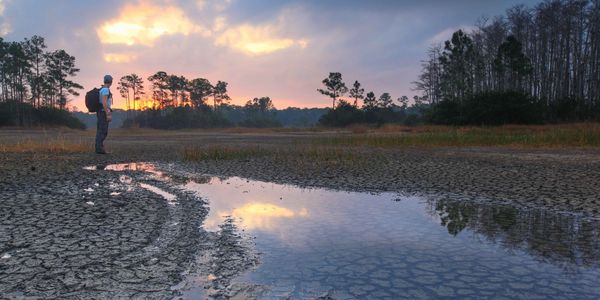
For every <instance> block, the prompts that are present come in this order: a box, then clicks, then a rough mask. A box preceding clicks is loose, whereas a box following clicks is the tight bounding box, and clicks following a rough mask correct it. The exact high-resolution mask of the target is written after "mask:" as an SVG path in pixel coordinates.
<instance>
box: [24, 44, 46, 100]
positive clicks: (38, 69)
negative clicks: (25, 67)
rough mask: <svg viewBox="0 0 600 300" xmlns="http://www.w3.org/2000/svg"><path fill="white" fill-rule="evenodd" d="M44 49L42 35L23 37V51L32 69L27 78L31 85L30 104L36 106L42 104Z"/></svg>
mask: <svg viewBox="0 0 600 300" xmlns="http://www.w3.org/2000/svg"><path fill="white" fill-rule="evenodd" d="M44 49H46V44H45V42H44V38H43V37H41V36H37V35H34V36H32V37H31V39H25V53H26V55H27V57H28V58H29V60H30V61H31V66H32V71H31V72H30V76H29V79H28V81H29V85H30V87H31V104H32V105H34V106H38V107H39V106H41V104H42V103H41V96H42V82H43V79H44V78H43V72H44Z"/></svg>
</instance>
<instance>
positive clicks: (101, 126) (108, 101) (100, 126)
mask: <svg viewBox="0 0 600 300" xmlns="http://www.w3.org/2000/svg"><path fill="white" fill-rule="evenodd" d="M112 81H113V78H112V76H110V75H105V76H104V84H103V85H102V88H101V89H100V92H99V93H100V108H99V109H98V112H96V117H98V123H97V128H96V153H98V154H106V151H105V150H104V139H106V136H107V135H108V123H109V122H110V121H112V109H110V107H111V105H112V93H111V92H110V86H111V85H112Z"/></svg>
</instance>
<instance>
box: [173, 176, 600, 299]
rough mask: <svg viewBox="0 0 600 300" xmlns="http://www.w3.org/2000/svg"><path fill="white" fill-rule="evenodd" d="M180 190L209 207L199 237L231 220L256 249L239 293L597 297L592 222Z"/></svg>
mask: <svg viewBox="0 0 600 300" xmlns="http://www.w3.org/2000/svg"><path fill="white" fill-rule="evenodd" d="M184 188H185V189H187V190H192V191H195V192H196V193H198V194H199V195H200V196H202V197H203V198H205V199H207V200H208V201H209V207H210V213H209V216H208V217H207V219H206V221H205V224H204V226H205V227H206V228H207V229H208V230H213V231H216V230H219V227H218V226H219V224H223V222H224V220H226V216H232V217H233V219H235V220H236V223H237V224H238V225H239V226H240V228H242V229H245V230H246V232H247V233H248V234H249V235H251V236H254V237H256V239H255V242H256V248H257V249H256V250H257V251H258V252H261V253H263V254H262V256H261V264H260V265H259V266H258V267H257V268H256V269H255V270H253V271H251V272H248V273H246V274H245V275H244V276H241V277H239V278H238V279H237V282H240V283H247V284H254V285H260V286H268V287H269V292H268V293H267V294H266V295H265V297H268V298H271V297H272V298H277V297H283V298H285V297H294V298H307V297H308V298H311V297H318V296H321V295H324V294H326V295H330V296H332V297H334V298H386V297H387V298H399V297H408V298H419V297H426V298H427V297H434V298H435V297H458V298H463V297H476V298H477V297H490V296H507V297H510V298H532V297H540V296H541V297H549V298H552V297H557V295H558V296H564V297H570V298H598V297H600V270H599V265H600V262H599V258H600V244H599V241H600V238H599V229H598V228H599V227H598V225H599V222H598V221H597V220H590V219H583V218H581V217H579V216H577V215H573V214H566V213H556V212H551V211H548V210H543V209H537V210H521V209H517V208H515V207H510V206H498V205H492V204H476V203H467V202H451V201H443V200H432V199H426V198H418V197H408V198H407V197H401V198H402V201H392V200H395V199H397V198H398V195H395V194H380V195H371V194H363V193H346V192H339V191H329V190H320V189H312V190H311V189H302V188H298V187H294V186H285V185H277V184H272V183H265V182H258V181H249V180H245V179H242V178H229V179H222V178H221V179H219V178H213V179H212V180H209V181H207V182H206V183H196V182H189V183H187V184H186V185H185V186H184ZM440 224H441V225H442V226H440ZM566 270H568V271H569V272H565V271H566ZM234 282H235V281H234Z"/></svg>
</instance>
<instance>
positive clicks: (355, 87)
mask: <svg viewBox="0 0 600 300" xmlns="http://www.w3.org/2000/svg"><path fill="white" fill-rule="evenodd" d="M364 94H365V89H363V88H361V87H360V83H359V82H358V80H356V81H354V84H352V88H351V89H350V97H351V98H354V107H358V99H361V100H362V99H363V98H364V97H365V96H364Z"/></svg>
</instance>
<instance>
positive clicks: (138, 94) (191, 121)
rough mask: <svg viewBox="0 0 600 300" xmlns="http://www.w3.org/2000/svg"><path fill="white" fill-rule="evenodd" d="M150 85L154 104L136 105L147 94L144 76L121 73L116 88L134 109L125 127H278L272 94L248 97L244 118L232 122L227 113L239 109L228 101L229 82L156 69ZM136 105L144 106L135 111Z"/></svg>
mask: <svg viewBox="0 0 600 300" xmlns="http://www.w3.org/2000/svg"><path fill="white" fill-rule="evenodd" d="M147 80H148V82H149V83H150V85H151V90H150V93H151V96H150V97H149V99H151V104H150V105H146V106H145V107H142V106H140V105H138V106H136V101H139V100H141V99H142V96H144V95H145V94H146V92H145V89H144V80H143V79H142V78H141V77H140V76H138V75H137V74H130V75H126V76H123V77H121V79H120V80H119V82H118V86H117V89H118V90H119V92H120V94H121V96H122V97H123V98H124V99H125V101H126V106H127V111H128V112H133V113H134V115H133V116H129V117H128V120H126V121H125V122H124V124H123V126H124V127H129V126H140V127H150V128H161V129H179V128H213V127H229V126H234V125H237V126H248V127H278V126H281V124H280V123H279V122H278V121H277V120H276V119H275V118H274V117H275V110H274V106H273V102H272V100H271V99H270V98H269V97H261V98H254V99H252V100H248V102H247V103H246V105H245V106H244V107H243V112H242V113H243V114H244V116H241V117H238V118H237V119H240V120H242V121H240V122H232V121H231V118H228V117H227V115H228V114H235V113H236V112H237V111H238V109H237V107H232V106H231V105H229V101H230V100H231V98H230V97H229V95H228V94H227V86H228V84H227V82H225V81H221V80H219V81H217V82H216V83H215V84H214V85H213V84H211V82H210V81H209V80H208V79H205V78H195V79H187V78H185V77H184V76H180V75H174V74H167V73H166V72H164V71H159V72H156V73H155V74H153V75H151V76H149V77H148V78H147ZM136 109H140V110H141V109H144V110H143V111H136Z"/></svg>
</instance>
